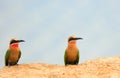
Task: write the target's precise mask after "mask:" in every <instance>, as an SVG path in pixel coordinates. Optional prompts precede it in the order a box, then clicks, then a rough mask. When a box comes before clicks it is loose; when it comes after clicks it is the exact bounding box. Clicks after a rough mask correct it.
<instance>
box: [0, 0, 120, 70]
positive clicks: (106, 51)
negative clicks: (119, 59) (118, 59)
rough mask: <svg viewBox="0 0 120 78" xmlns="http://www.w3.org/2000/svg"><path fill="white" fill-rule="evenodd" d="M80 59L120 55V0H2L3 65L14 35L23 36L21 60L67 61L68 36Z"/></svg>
mask: <svg viewBox="0 0 120 78" xmlns="http://www.w3.org/2000/svg"><path fill="white" fill-rule="evenodd" d="M71 35H74V36H76V37H82V38H83V40H79V41H77V45H78V48H79V50H80V62H79V63H83V62H85V61H88V60H91V59H96V58H100V57H109V56H119V55H120V49H119V48H120V0H97V1H95V0H73V1H72V0H0V68H2V67H4V56H5V53H6V50H7V49H8V48H9V41H10V39H11V38H19V39H23V40H25V41H26V42H25V43H20V48H21V51H22V56H21V58H20V60H19V62H18V63H19V64H28V63H48V64H58V65H64V61H63V59H64V58H63V56H64V51H65V49H66V47H67V38H68V37H69V36H71Z"/></svg>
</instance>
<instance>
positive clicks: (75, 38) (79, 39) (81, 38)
mask: <svg viewBox="0 0 120 78" xmlns="http://www.w3.org/2000/svg"><path fill="white" fill-rule="evenodd" d="M80 39H83V38H73V40H80Z"/></svg>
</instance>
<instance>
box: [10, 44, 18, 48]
mask: <svg viewBox="0 0 120 78" xmlns="http://www.w3.org/2000/svg"><path fill="white" fill-rule="evenodd" d="M11 46H12V47H13V48H18V46H19V45H18V44H12V45H11Z"/></svg>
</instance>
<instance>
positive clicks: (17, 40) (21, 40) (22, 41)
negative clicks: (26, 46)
mask: <svg viewBox="0 0 120 78" xmlns="http://www.w3.org/2000/svg"><path fill="white" fill-rule="evenodd" d="M17 42H25V41H24V40H17Z"/></svg>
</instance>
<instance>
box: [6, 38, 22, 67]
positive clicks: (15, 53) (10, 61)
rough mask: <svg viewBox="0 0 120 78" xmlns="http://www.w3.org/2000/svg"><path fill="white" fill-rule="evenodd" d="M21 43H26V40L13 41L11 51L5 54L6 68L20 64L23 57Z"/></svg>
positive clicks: (10, 46) (10, 45)
mask: <svg viewBox="0 0 120 78" xmlns="http://www.w3.org/2000/svg"><path fill="white" fill-rule="evenodd" d="M20 42H24V40H18V39H11V41H10V44H9V49H8V50H7V52H6V54H5V66H12V65H16V64H17V63H18V61H19V59H20V57H21V50H20V48H19V43H20Z"/></svg>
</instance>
